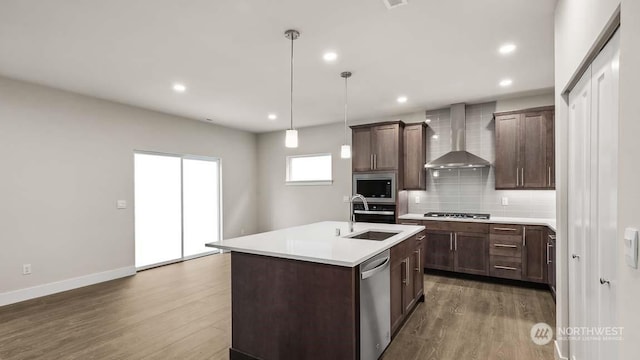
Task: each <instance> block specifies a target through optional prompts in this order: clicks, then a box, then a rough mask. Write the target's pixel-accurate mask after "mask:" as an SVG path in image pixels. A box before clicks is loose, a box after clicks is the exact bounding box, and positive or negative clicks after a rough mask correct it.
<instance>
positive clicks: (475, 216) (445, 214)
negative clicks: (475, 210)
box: [424, 212, 491, 220]
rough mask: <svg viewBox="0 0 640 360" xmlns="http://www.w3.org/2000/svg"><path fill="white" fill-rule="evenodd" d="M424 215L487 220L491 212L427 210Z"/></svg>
mask: <svg viewBox="0 0 640 360" xmlns="http://www.w3.org/2000/svg"><path fill="white" fill-rule="evenodd" d="M424 216H425V217H432V218H451V219H477V220H489V218H491V214H471V213H453V212H428V213H426V214H424Z"/></svg>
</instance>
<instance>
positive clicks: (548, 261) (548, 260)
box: [547, 243, 551, 264]
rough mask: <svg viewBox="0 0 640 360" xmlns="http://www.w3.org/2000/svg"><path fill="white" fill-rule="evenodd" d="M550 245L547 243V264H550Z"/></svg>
mask: <svg viewBox="0 0 640 360" xmlns="http://www.w3.org/2000/svg"><path fill="white" fill-rule="evenodd" d="M550 246H551V244H550V243H547V264H551V258H550V257H549V247H550Z"/></svg>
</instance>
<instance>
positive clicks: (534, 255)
mask: <svg viewBox="0 0 640 360" xmlns="http://www.w3.org/2000/svg"><path fill="white" fill-rule="evenodd" d="M544 235H545V231H544V227H541V226H525V227H524V235H523V236H524V247H523V249H524V252H523V259H522V280H525V281H533V282H539V283H546V281H547V241H546V239H545V236H544Z"/></svg>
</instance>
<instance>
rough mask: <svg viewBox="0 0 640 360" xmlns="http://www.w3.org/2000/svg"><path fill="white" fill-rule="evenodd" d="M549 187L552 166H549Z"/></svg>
mask: <svg viewBox="0 0 640 360" xmlns="http://www.w3.org/2000/svg"><path fill="white" fill-rule="evenodd" d="M549 187H551V166H549Z"/></svg>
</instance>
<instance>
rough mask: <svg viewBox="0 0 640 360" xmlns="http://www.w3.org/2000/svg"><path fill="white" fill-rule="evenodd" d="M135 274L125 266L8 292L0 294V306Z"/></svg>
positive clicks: (129, 267)
mask: <svg viewBox="0 0 640 360" xmlns="http://www.w3.org/2000/svg"><path fill="white" fill-rule="evenodd" d="M135 273H136V268H135V266H127V267H123V268H119V269H115V270H109V271H104V272H99V273H95V274H89V275H85V276H80V277H76V278H72V279H67V280H62V281H56V282H52V283H48V284H43V285H37V286H33V287H29V288H25V289H19V290H14V291H9V292H5V293H1V294H0V306H5V305H10V304H15V303H18V302H21V301H25V300H31V299H35V298H39V297H42V296H47V295H51V294H55V293H59V292H63V291H68V290H73V289H77V288H81V287H84V286H89V285H93V284H97V283H101V282H105V281H109V280H115V279H119V278H123V277H127V276H131V275H135Z"/></svg>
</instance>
